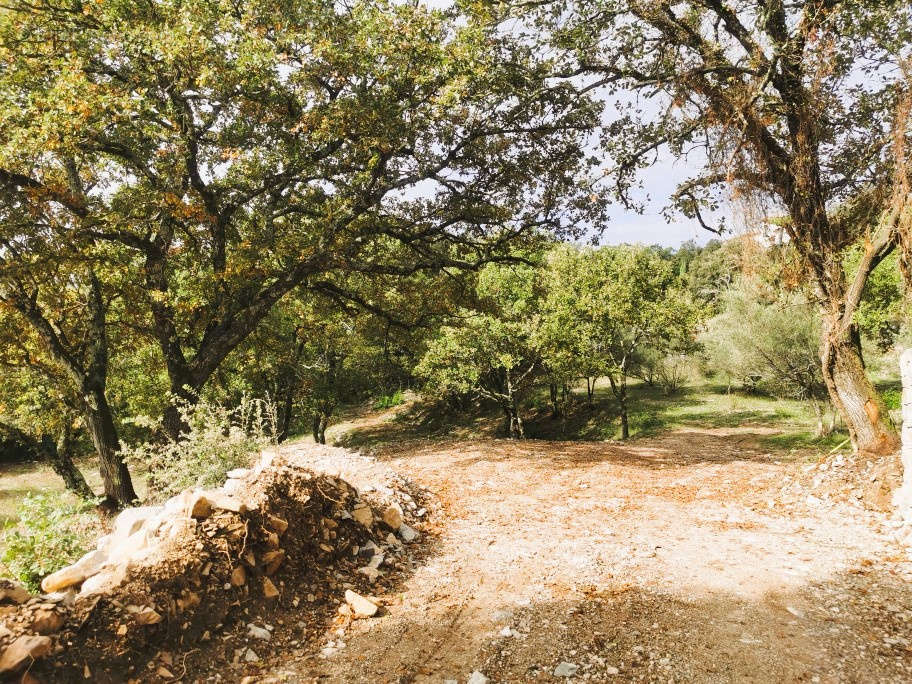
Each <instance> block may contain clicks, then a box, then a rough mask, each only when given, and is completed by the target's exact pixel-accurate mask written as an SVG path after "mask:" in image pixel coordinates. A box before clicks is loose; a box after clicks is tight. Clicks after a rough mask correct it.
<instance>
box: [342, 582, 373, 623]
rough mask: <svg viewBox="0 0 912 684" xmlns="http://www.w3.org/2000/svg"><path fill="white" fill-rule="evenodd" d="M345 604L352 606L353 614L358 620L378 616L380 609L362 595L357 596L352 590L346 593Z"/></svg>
mask: <svg viewBox="0 0 912 684" xmlns="http://www.w3.org/2000/svg"><path fill="white" fill-rule="evenodd" d="M345 602H346V603H348V605H349V606H351V609H352V612H353V613H354V614H355V617H356V618H369V617H373V616H374V615H376V614H377V611H378V610H379V607H378V606H377V604H376V603H373V602H372V601H369V600H368V599H366V598H364V597H363V596H361V595H360V594H356V593H355V592H353V591H352V590H351V589H348V590H346V592H345Z"/></svg>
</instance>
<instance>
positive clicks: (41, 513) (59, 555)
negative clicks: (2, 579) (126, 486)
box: [0, 494, 99, 592]
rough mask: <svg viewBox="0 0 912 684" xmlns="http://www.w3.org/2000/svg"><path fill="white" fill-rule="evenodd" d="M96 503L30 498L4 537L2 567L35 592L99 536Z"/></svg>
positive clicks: (0, 539)
mask: <svg viewBox="0 0 912 684" xmlns="http://www.w3.org/2000/svg"><path fill="white" fill-rule="evenodd" d="M93 508H94V503H93V502H86V501H71V500H70V499H69V498H66V497H63V498H62V497H61V496H60V495H59V494H27V495H26V496H25V498H24V499H23V500H22V503H21V504H20V505H19V508H18V509H17V519H18V521H17V522H15V523H11V524H10V525H9V526H8V527H7V528H6V529H5V530H4V531H3V534H2V536H0V545H2V547H3V555H2V557H0V560H2V566H3V567H4V568H5V572H4V573H3V574H6V572H8V573H9V574H10V575H12V576H13V577H15V578H17V579H18V580H19V581H20V582H22V583H23V584H25V585H26V586H27V587H28V588H29V589H31V590H32V591H33V592H37V591H38V590H39V588H40V586H39V585H40V583H41V580H42V579H43V578H44V577H46V576H47V575H50V574H51V573H52V572H56V571H57V570H59V569H61V568H63V567H66V566H67V565H70V564H71V563H73V562H75V561H76V560H78V559H79V557H80V556H82V555H83V554H85V552H86V551H87V550H88V549H89V548H90V546H91V543H92V541H93V540H94V539H95V538H96V537H97V536H98V532H99V524H98V517H97V515H96V514H94V513H93Z"/></svg>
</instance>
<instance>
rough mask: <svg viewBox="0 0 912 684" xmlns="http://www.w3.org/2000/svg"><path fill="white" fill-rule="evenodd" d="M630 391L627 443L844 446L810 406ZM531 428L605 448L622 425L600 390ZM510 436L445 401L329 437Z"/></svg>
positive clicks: (713, 391)
mask: <svg viewBox="0 0 912 684" xmlns="http://www.w3.org/2000/svg"><path fill="white" fill-rule="evenodd" d="M630 391H631V397H632V398H631V410H630V425H631V433H632V438H631V439H630V440H627V441H626V442H624V443H626V444H637V443H638V442H639V441H640V440H643V439H647V440H652V439H653V438H655V437H656V436H661V435H664V434H668V433H670V432H673V431H675V430H678V429H680V428H687V427H700V428H708V429H720V428H739V429H745V428H758V430H757V439H756V440H755V441H756V444H757V445H759V446H758V448H761V449H765V450H767V451H770V450H776V451H787V450H790V449H792V450H794V449H798V450H800V449H815V450H820V449H823V450H830V449H831V448H833V447H836V446H838V445H839V444H840V443H841V442H844V440H845V435H844V434H843V433H842V432H836V433H834V434H832V435H830V436H828V437H825V438H822V439H818V438H816V437H815V435H814V434H813V431H812V429H811V426H810V419H809V418H808V417H807V416H804V415H800V416H798V415H796V413H799V412H800V410H801V409H802V408H804V409H806V407H800V406H798V407H796V406H795V405H793V404H794V402H792V403H788V402H776V401H773V400H768V399H764V398H760V397H756V396H750V395H736V394H726V393H725V389H724V388H721V387H709V386H701V387H699V388H684V389H682V390H681V391H679V392H677V393H675V394H672V395H665V394H664V393H662V392H661V390H659V389H657V388H650V387H648V386H646V385H635V386H633V387H632V388H631V390H630ZM806 410H809V409H806ZM525 423H526V434H527V437H528V438H529V439H531V440H551V441H556V440H573V441H589V442H605V441H615V438H616V437H617V436H618V433H619V425H620V420H619V412H618V408H617V405H616V403H615V402H614V400H613V397H612V396H611V393H610V391H609V390H606V389H604V388H601V389H599V390H597V392H596V396H595V402H594V404H593V405H592V406H589V405H588V404H587V403H586V402H585V401H583V400H582V399H580V398H579V397H577V399H576V400H575V401H574V402H573V403H572V405H571V410H570V412H569V414H568V415H567V417H566V418H560V417H555V416H554V415H553V414H552V412H551V410H550V408H549V407H548V406H547V402H545V401H544V400H543V399H542V398H541V397H539V398H538V399H537V400H536V401H535V402H533V406H532V407H531V408H530V409H529V410H528V411H527V412H526V417H525ZM505 433H506V429H505V422H504V420H503V417H502V415H501V414H500V413H499V411H498V409H497V407H496V406H493V405H491V404H487V403H484V402H476V403H471V404H468V405H466V406H464V407H461V408H458V409H454V408H452V407H449V406H447V405H446V404H445V403H443V402H426V401H417V402H414V403H412V404H410V405H408V406H406V407H403V408H402V409H401V410H399V411H397V412H396V413H395V414H392V415H388V416H386V417H383V418H378V419H376V420H371V421H367V422H366V423H365V422H363V421H358V420H355V421H354V422H353V424H349V425H346V426H340V427H338V428H337V429H336V430H334V431H332V435H331V436H332V437H333V438H334V441H335V443H336V444H338V445H339V446H345V447H349V448H357V449H371V450H376V449H381V450H382V449H384V448H386V447H388V446H389V445H393V444H401V443H404V442H409V443H419V444H420V443H421V442H423V441H428V440H435V439H436V440H441V439H473V438H481V437H483V438H499V437H504V436H506V434H505Z"/></svg>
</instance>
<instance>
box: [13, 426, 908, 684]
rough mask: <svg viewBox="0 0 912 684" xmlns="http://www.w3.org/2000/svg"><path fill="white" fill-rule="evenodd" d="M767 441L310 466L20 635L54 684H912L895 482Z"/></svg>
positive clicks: (50, 602)
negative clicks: (879, 503) (869, 497)
mask: <svg viewBox="0 0 912 684" xmlns="http://www.w3.org/2000/svg"><path fill="white" fill-rule="evenodd" d="M370 419H371V420H373V421H374V424H373V425H372V429H382V425H380V426H378V425H377V424H376V417H371V418H370ZM354 427H355V428H357V425H355V426H354ZM762 432H763V428H754V427H750V426H745V427H742V428H733V429H719V430H696V429H691V430H681V431H678V432H674V433H670V434H667V435H664V436H661V437H658V438H654V439H648V440H637V441H634V442H631V443H629V444H616V443H596V442H591V443H579V442H577V443H566V442H543V441H527V442H510V441H505V440H477V441H452V442H440V441H411V442H408V441H402V440H399V441H392V440H391V441H389V442H387V446H385V447H384V448H383V449H382V450H380V451H379V452H378V453H376V454H375V455H374V457H366V456H359V455H356V454H352V453H350V452H346V451H343V450H340V449H332V448H321V447H313V446H305V445H290V446H287V447H283V448H282V449H281V450H280V452H279V454H278V455H277V456H276V457H275V459H274V463H275V467H274V468H272V470H270V471H268V473H272V474H268V473H267V475H266V476H262V475H261V476H258V477H255V478H252V479H250V478H248V479H247V480H244V482H246V485H245V486H242V487H240V488H238V487H237V485H235V487H236V491H235V495H237V494H238V493H240V492H243V493H244V495H245V496H250V495H252V497H253V502H254V505H252V506H250V510H248V511H245V512H243V513H241V512H238V511H230V510H224V509H222V510H219V509H217V508H213V510H212V511H210V512H209V513H208V515H206V516H205V517H202V518H198V519H197V520H198V522H196V523H195V524H194V525H193V534H192V536H189V537H187V538H186V539H184V538H182V539H183V541H181V542H180V543H178V544H176V545H174V546H172V547H170V548H171V551H170V552H168V553H167V554H165V556H164V557H165V558H167V559H168V562H167V563H154V564H151V565H148V566H143V567H145V568H146V569H145V570H143V569H142V568H139V567H137V568H133V569H131V571H130V572H129V573H128V578H127V579H126V580H125V581H124V583H123V584H121V585H119V586H118V587H117V588H115V589H113V590H110V591H106V592H105V593H103V594H102V595H101V597H99V596H98V595H90V596H85V597H82V598H80V594H77V593H75V592H72V591H70V592H66V591H63V592H60V594H58V595H52V596H47V597H42V598H38V599H36V598H32V599H28V600H29V601H30V603H27V604H25V607H24V608H23V607H22V606H18V607H14V609H13V610H12V611H10V612H11V614H14V617H9V616H7V618H6V622H7V623H8V624H9V625H11V626H10V627H9V629H10V630H11V631H12V632H14V635H13V636H15V634H16V633H19V634H24V635H26V636H27V637H28V638H30V639H32V641H30V642H29V643H28V644H26V646H38V655H39V656H42V657H40V658H39V660H37V662H36V663H35V664H34V665H33V666H32V667H31V669H30V670H29V675H28V676H29V677H31V676H34V677H36V678H37V679H38V680H39V681H112V682H113V681H139V682H146V681H168V682H173V681H181V682H187V683H188V684H189V683H190V682H242V683H244V684H252V683H254V682H264V683H266V682H269V683H272V682H371V683H374V682H457V683H458V684H464V683H465V682H469V683H470V684H485V682H532V681H542V682H561V681H567V682H575V681H644V682H647V681H648V682H672V681H674V682H744V681H747V682H908V681H912V627H910V625H912V557H910V554H909V551H908V547H907V546H905V545H904V544H905V542H906V537H905V534H906V533H905V530H906V526H905V525H904V524H903V521H902V520H896V519H892V518H890V516H889V515H888V514H887V513H883V512H878V511H875V510H871V509H870V508H869V507H867V506H866V494H865V488H866V487H868V485H872V486H879V485H877V480H878V478H881V477H885V475H884V474H883V472H882V471H881V470H880V465H879V464H878V463H871V464H868V463H867V462H856V461H851V460H847V459H846V458H845V457H842V459H841V460H840V457H839V456H831V457H829V458H827V459H821V460H820V461H818V460H816V459H812V458H811V455H810V454H807V455H804V456H798V457H796V456H795V455H792V456H787V455H785V454H773V453H769V452H768V451H766V450H764V449H762V448H761V447H760V442H759V441H758V436H760V434H761V433H762ZM860 475H863V476H864V477H862V478H861V480H864V481H866V482H867V484H864V483H862V484H859V482H860V479H859V478H860ZM188 505H189V504H188ZM190 517H191V518H192V515H191V516H190ZM273 519H278V520H280V521H283V522H287V523H288V526H287V528H286V529H285V530H284V531H282V532H281V533H279V530H278V529H277V527H278V528H281V527H283V525H282V524H281V523H278V524H276V523H274V522H272V523H271V522H270V521H271V520H273ZM403 521H404V523H405V527H403V526H402V523H403ZM242 528H243V529H242ZM272 535H276V536H275V538H274V537H273V536H272ZM247 551H250V552H251V553H252V554H253V555H252V557H251V558H247V557H246V553H247ZM277 551H282V552H283V555H282V556H281V561H280V562H279V563H278V564H277V565H276V566H275V567H271V566H272V562H274V561H275V560H276V558H278V557H277V556H269V555H268V554H270V553H275V552H277ZM169 564H170V565H169ZM210 564H211V565H210ZM153 566H154V567H155V568H156V569H155V570H154V571H153V570H152V569H151V568H152V567H153ZM207 566H208V574H205V571H206V569H207ZM238 568H243V570H244V576H243V579H241V578H237V577H235V574H236V573H237V572H238V570H237V569H238ZM267 580H268V581H269V582H270V583H271V584H272V585H273V586H274V588H275V590H276V595H274V596H270V593H271V592H267V591H266V590H265V589H266V586H267V585H266V581H267ZM83 586H84V585H83ZM90 588H91V584H90ZM8 589H9V591H14V588H8ZM3 591H4V590H3V589H0V597H2V596H3ZM93 597H94V598H93ZM22 598H23V597H22V596H18V597H7V598H6V599H0V600H6V602H7V603H9V604H15V603H16V601H17V600H21V599H22ZM58 599H59V600H58ZM96 599H97V602H96ZM80 606H83V607H81V608H80ZM150 610H152V611H154V614H155V616H158V618H159V619H158V620H157V621H156V620H155V616H153V615H151V614H150V613H149V611H150ZM39 613H40V614H42V615H44V616H45V617H47V615H48V613H54V614H57V613H59V614H61V616H63V617H64V618H65V619H64V622H65V624H64V625H63V626H60V627H53V626H52V627H53V628H49V629H47V630H45V631H47V632H48V634H47V635H42V634H41V633H40V632H41V630H40V629H38V627H37V626H36V624H35V620H36V616H37V615H38V614H39ZM49 619H50V620H51V621H52V622H54V621H56V618H53V617H51V618H49ZM45 636H46V637H47V638H48V639H49V640H50V649H47V650H49V651H55V650H56V651H57V652H56V653H54V652H50V653H48V654H44V655H42V653H41V651H42V648H41V646H40V644H39V642H36V641H35V639H39V638H43V637H45ZM0 639H4V640H5V641H0V644H9V643H11V640H10V635H7V636H0ZM41 643H43V642H41ZM18 677H20V678H21V675H18ZM29 681H31V680H29Z"/></svg>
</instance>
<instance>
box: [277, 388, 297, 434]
mask: <svg viewBox="0 0 912 684" xmlns="http://www.w3.org/2000/svg"><path fill="white" fill-rule="evenodd" d="M294 394H295V388H294V383H291V384H289V386H288V388H287V389H286V390H285V399H284V401H283V403H282V419H281V420H280V421H279V433H278V435H276V441H277V442H280V443H281V442H284V441H285V440H286V439H288V433H289V432H290V431H291V412H292V409H293V406H294Z"/></svg>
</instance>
